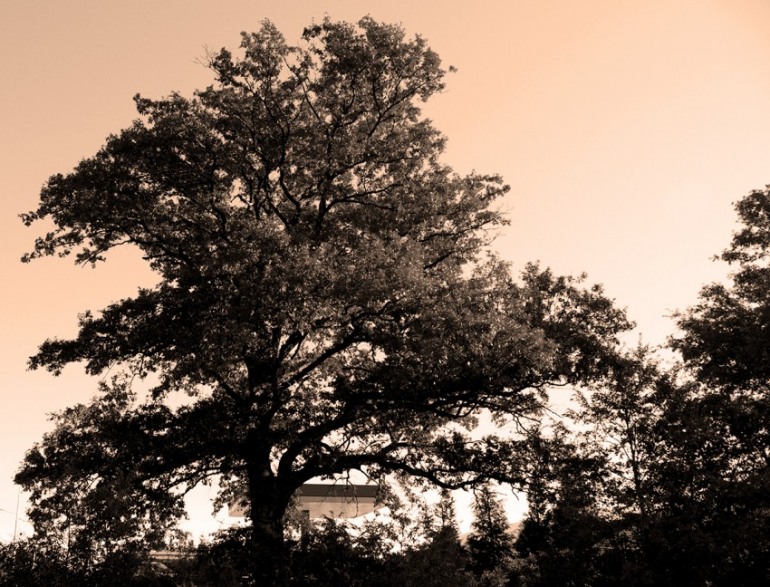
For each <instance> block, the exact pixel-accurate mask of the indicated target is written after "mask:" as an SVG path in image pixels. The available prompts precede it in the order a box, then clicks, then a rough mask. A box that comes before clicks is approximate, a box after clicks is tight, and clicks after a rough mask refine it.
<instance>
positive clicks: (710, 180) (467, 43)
mask: <svg viewBox="0 0 770 587" xmlns="http://www.w3.org/2000/svg"><path fill="white" fill-rule="evenodd" d="M0 9H2V18H0V49H1V50H2V54H3V56H4V59H3V60H2V63H0V75H2V84H1V85H0V177H2V183H1V184H0V189H2V197H1V198H0V264H1V266H2V275H3V282H4V284H5V285H4V287H3V288H2V290H1V292H2V293H0V295H1V296H2V298H1V299H0V394H1V395H2V409H1V410H0V439H1V440H2V445H1V446H2V449H1V450H0V540H2V541H5V540H9V539H10V538H11V536H12V533H13V527H14V519H15V510H16V500H17V489H16V488H15V487H14V486H13V483H12V480H11V479H12V476H13V474H14V472H15V471H16V469H17V467H18V464H19V462H20V461H21V459H22V458H23V455H24V452H25V450H27V449H28V448H29V447H30V446H31V445H32V444H33V443H34V442H35V441H37V440H39V439H40V437H41V436H42V434H43V433H44V432H45V431H46V430H48V429H49V428H50V423H49V422H48V420H47V414H48V413H50V412H53V411H57V410H61V409H63V408H64V407H66V406H68V405H71V404H73V403H76V402H82V401H86V400H88V398H90V397H91V396H92V395H93V394H94V393H95V392H96V383H97V382H96V380H94V379H93V378H88V377H86V376H85V375H84V374H83V372H82V369H80V368H79V367H77V366H71V367H69V368H67V369H66V370H65V372H64V374H63V375H62V376H61V377H59V378H54V377H53V376H51V375H50V374H48V373H45V372H29V371H27V370H26V360H27V358H28V357H29V356H30V355H31V354H33V353H34V352H35V349H36V346H37V345H38V344H40V343H41V342H42V341H43V340H44V339H46V338H48V337H67V336H71V335H74V334H75V332H76V317H77V314H78V313H79V312H83V311H85V310H87V309H94V310H96V309H99V308H101V307H103V306H104V305H106V304H107V303H109V302H110V301H113V300H117V299H120V298H121V297H125V296H128V295H132V294H133V293H134V292H135V291H136V288H137V287H138V286H139V285H150V284H152V283H153V281H154V278H153V275H152V274H151V273H150V272H149V270H148V269H146V268H145V267H144V266H143V264H142V263H141V261H140V260H139V259H138V257H137V256H136V255H135V254H134V253H132V252H131V251H124V252H120V253H118V254H113V255H112V256H111V257H110V258H109V260H108V262H107V263H106V264H104V265H102V266H100V267H98V268H97V269H95V270H92V269H90V268H81V267H73V265H72V263H71V262H70V261H69V260H61V259H44V260H41V261H37V262H35V263H32V264H29V265H24V264H22V263H21V262H20V261H19V258H20V257H21V255H22V254H23V253H24V252H26V251H28V250H30V248H31V245H32V241H33V239H34V237H35V236H36V234H38V233H39V232H41V231H42V230H44V227H42V226H39V227H36V228H34V229H27V228H25V227H24V226H23V225H22V223H21V222H20V220H19V219H18V214H19V213H20V212H24V211H28V210H30V209H33V208H34V207H35V205H36V201H37V197H38V194H39V190H40V187H41V186H42V185H43V183H44V182H45V180H46V179H47V177H48V176H50V175H51V174H54V173H58V172H63V173H66V172H67V171H69V170H71V169H72V167H73V166H74V165H76V164H77V163H78V161H79V160H80V159H81V158H83V157H88V156H91V155H93V154H94V153H95V152H96V151H97V150H98V149H99V147H100V146H101V145H102V144H103V143H104V139H105V138H106V136H107V135H108V134H110V133H114V132H117V131H119V130H120V129H121V128H123V127H125V126H127V125H128V124H129V123H130V122H131V120H132V119H133V118H134V117H135V111H134V105H133V102H132V99H131V98H132V96H133V95H134V94H136V93H141V94H143V95H144V96H147V97H150V98H158V97H162V96H165V95H168V94H169V93H170V92H172V91H179V92H181V93H182V94H185V95H189V94H191V92H192V91H193V90H194V89H196V88H200V87H204V86H206V85H208V84H209V83H211V82H212V77H211V74H210V72H209V71H208V70H207V69H206V68H205V67H204V66H203V65H202V61H203V57H204V56H205V54H206V51H207V48H209V49H211V50H218V49H219V48H221V47H223V46H226V47H229V48H231V49H235V48H236V47H237V45H238V43H239V40H240V39H239V33H240V31H242V30H247V31H251V30H256V29H257V28H258V27H259V24H260V22H261V20H262V19H264V18H269V19H270V20H272V21H273V22H274V23H275V24H276V25H277V26H278V28H279V29H280V30H281V31H282V32H283V33H284V35H285V36H286V38H287V40H288V42H289V43H295V42H297V41H298V40H299V37H300V35H301V33H302V28H303V27H304V26H306V25H308V24H310V23H311V22H312V21H313V20H315V21H320V20H321V19H323V17H324V14H328V15H329V16H330V17H331V18H332V19H334V20H348V21H356V20H358V19H359V18H360V17H362V16H364V15H366V14H370V15H371V16H372V17H374V18H375V19H377V20H381V21H385V22H396V23H399V22H400V23H401V24H402V25H403V26H404V28H405V29H406V31H407V33H408V34H409V35H413V34H420V35H421V36H423V37H424V38H426V39H427V40H428V43H429V45H430V46H431V47H432V48H433V49H434V50H435V51H437V52H438V54H439V55H440V56H441V58H442V60H443V63H444V64H445V65H447V66H448V65H453V66H455V67H457V68H458V71H457V73H454V74H451V75H449V76H448V78H447V80H446V81H447V89H446V91H445V92H444V93H443V94H441V95H439V96H436V97H435V98H434V99H432V100H431V101H430V102H429V103H428V104H427V105H426V106H425V108H424V112H425V113H426V115H427V116H429V117H430V118H432V119H433V121H434V123H435V125H436V127H437V128H438V129H440V130H441V131H442V132H444V133H445V134H446V135H447V137H448V139H449V143H448V148H447V151H446V156H445V159H444V160H445V162H446V163H448V164H450V165H451V166H453V167H454V168H455V169H456V170H457V171H458V172H459V173H463V174H464V173H468V172H470V171H471V170H474V169H475V170H477V171H478V172H481V173H500V174H501V175H502V176H503V177H504V179H505V180H506V182H507V183H509V184H510V186H511V192H510V194H509V196H508V197H507V198H506V201H505V203H504V206H505V209H506V210H507V211H508V212H509V217H510V221H511V223H510V225H509V226H507V227H506V228H505V229H504V230H502V231H501V232H500V234H499V236H498V239H497V241H496V243H495V247H496V249H497V250H498V252H499V253H500V254H501V255H502V256H503V257H504V258H506V259H509V260H510V261H511V262H513V263H514V265H515V267H516V268H521V267H522V266H523V264H524V263H526V262H527V261H535V260H540V262H541V264H542V265H547V266H550V267H552V268H553V269H554V271H556V272H557V273H570V274H578V273H582V272H587V273H588V280H589V282H591V283H594V282H599V283H603V284H604V285H605V287H606V291H607V292H608V294H609V295H610V296H611V297H613V298H615V299H616V301H617V303H618V304H619V305H620V306H624V307H627V309H628V312H629V315H630V317H631V318H632V319H634V320H635V321H636V322H637V323H638V326H639V328H638V333H639V334H640V335H641V336H642V337H643V339H644V340H645V341H647V342H649V343H652V344H658V343H662V342H663V341H664V340H665V337H666V336H667V335H669V334H671V333H672V331H673V325H672V322H671V320H670V319H668V318H667V316H668V315H670V314H671V312H672V311H674V310H676V309H678V308H679V309H683V308H685V307H686V306H687V305H689V304H692V303H693V302H694V301H695V300H696V296H697V293H698V290H699V289H700V287H701V286H702V285H704V284H705V283H708V282H710V281H712V280H714V279H718V278H721V277H723V276H724V275H725V268H724V267H723V266H721V265H720V264H719V263H714V262H713V261H712V259H711V258H712V256H713V255H715V254H717V253H719V252H720V251H721V250H722V249H723V248H724V247H725V246H726V245H727V244H728V240H729V238H730V234H731V231H732V230H733V229H734V228H735V224H734V222H735V215H734V213H733V209H732V206H731V203H732V202H734V201H736V200H737V199H739V198H740V197H741V196H743V195H744V194H746V193H747V192H748V191H750V190H751V189H755V188H762V187H763V186H764V185H765V184H766V183H770V166H768V156H769V155H770V107H768V105H769V104H770V35H768V34H767V31H768V30H770V3H768V2H766V1H764V0H756V1H751V0H722V1H719V0H698V1H694V0H693V1H686V0H683V1H679V0H646V1H644V2H642V1H632V0H629V1H627V2H617V1H613V0H606V1H591V0H587V1H586V0H584V1H581V2H573V1H570V0H555V1H552V2H531V1H524V0H521V1H512V0H508V1H488V2H478V3H470V2H464V1H463V2H460V1H446V0H445V1H442V2H438V1H422V2H420V1H414V0H410V1H401V0H396V1H392V0H390V1H388V2H387V3H385V2H368V1H341V0H339V1H335V0H328V1H326V2H317V1H316V2H311V1H303V0H292V1H291V2H264V1H235V0H232V1H228V2H222V3H214V2H204V1H198V0H163V1H160V2H159V1H151V0H133V1H130V2H125V1H118V0H113V1H100V2H97V1H96V0H92V1H84V0H69V1H67V2H59V1H54V0H50V1H47V2H44V1H40V0H27V1H24V0H3V1H2V2H0ZM23 505H24V500H23V496H22V509H23ZM26 528H27V526H26V525H25V524H23V523H21V522H20V525H19V529H26Z"/></svg>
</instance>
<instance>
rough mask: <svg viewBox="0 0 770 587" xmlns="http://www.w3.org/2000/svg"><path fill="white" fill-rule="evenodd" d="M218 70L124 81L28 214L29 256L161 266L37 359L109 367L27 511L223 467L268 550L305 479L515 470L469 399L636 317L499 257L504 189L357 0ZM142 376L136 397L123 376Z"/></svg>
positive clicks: (506, 415)
mask: <svg viewBox="0 0 770 587" xmlns="http://www.w3.org/2000/svg"><path fill="white" fill-rule="evenodd" d="M209 66H210V68H211V70H212V71H213V73H214V77H215V81H214V83H213V84H212V85H211V86H209V87H207V88H205V89H203V90H200V91H198V92H196V93H195V94H194V96H192V97H189V98H188V97H183V96H181V95H179V94H172V95H170V96H169V97H167V98H163V99H158V100H152V99H147V98H144V97H140V96H137V97H136V98H135V101H136V106H137V110H138V114H139V118H138V119H137V120H136V121H135V122H134V123H133V124H132V125H131V126H130V127H128V128H126V129H124V130H122V131H120V132H119V133H117V134H115V135H112V136H110V137H108V139H107V141H106V144H105V145H104V147H103V148H102V149H100V150H99V152H98V153H96V154H95V155H93V156H92V157H89V158H86V159H84V160H83V161H82V162H81V163H80V164H79V165H78V166H77V167H76V168H75V169H74V170H73V171H71V172H70V173H67V174H59V175H54V176H52V177H51V178H50V179H49V180H48V182H47V184H46V185H45V187H44V189H43V190H42V193H41V197H40V204H39V206H38V208H37V209H36V210H33V211H31V212H29V213H27V214H25V215H23V219H24V221H25V223H27V224H28V225H31V224H33V223H36V222H37V221H41V220H46V221H49V222H52V223H53V225H54V228H53V230H52V231H50V232H48V233H47V234H44V235H42V236H40V237H39V238H38V239H37V240H36V242H35V246H34V249H33V250H32V251H31V252H30V253H29V254H28V255H27V256H26V257H25V260H28V261H29V260H32V259H34V258H37V257H42V256H48V255H60V256H67V255H73V257H74V259H75V262H76V263H79V264H98V263H100V262H103V261H105V260H107V259H108V258H109V252H110V251H111V250H113V249H115V248H116V247H120V246H126V245H127V246H133V247H137V248H138V249H139V250H140V251H141V253H142V255H143V257H144V259H145V260H146V261H147V263H149V265H150V266H151V267H152V269H153V270H154V271H155V272H156V273H157V276H158V284H157V286H155V287H153V288H145V289H139V290H138V291H137V293H136V295H135V296H133V297H130V298H126V299H123V300H120V301H117V302H115V303H113V304H111V305H109V306H107V307H106V308H103V309H101V310H99V311H93V312H92V311H87V312H85V313H84V314H82V315H81V317H80V322H79V332H78V334H77V336H75V337H74V338H72V339H70V340H49V341H47V342H45V343H43V344H42V345H41V347H40V350H39V352H38V353H37V354H36V355H35V356H34V357H32V358H31V360H30V365H31V366H32V367H33V368H46V369H48V370H50V371H52V372H54V373H59V372H60V371H61V370H62V369H63V368H64V367H65V366H66V365H68V364H70V363H77V362H82V363H83V364H84V367H85V369H86V371H87V372H88V373H90V374H93V375H101V374H104V373H106V372H111V373H119V376H118V377H116V378H115V379H114V380H113V381H112V383H104V390H103V393H102V395H101V396H100V397H98V398H96V399H95V400H94V404H92V405H91V406H90V407H88V406H81V407H79V408H75V409H74V411H68V412H65V413H64V414H63V415H60V416H59V418H58V420H57V429H56V430H55V431H54V432H53V433H51V434H49V435H47V436H46V437H45V438H44V439H43V441H42V443H41V444H39V445H37V446H35V447H34V448H33V449H32V450H31V451H30V452H29V453H28V455H27V457H26V460H25V462H24V464H23V467H22V469H21V471H20V473H19V474H18V477H17V479H18V481H19V482H20V483H22V485H23V486H24V487H25V488H27V489H31V490H32V491H33V504H34V505H33V507H40V506H41V505H42V504H46V508H48V510H47V511H50V513H49V514H48V519H54V518H55V517H56V516H61V515H64V516H65V517H66V516H67V515H68V514H67V513H66V508H64V504H65V503H66V501H67V499H65V496H67V495H69V496H72V495H75V494H72V493H71V492H70V490H71V489H72V487H73V486H75V485H78V486H80V487H82V491H83V492H85V495H86V496H89V497H88V499H92V500H93V492H94V491H96V490H97V489H98V488H99V487H105V486H117V485H122V486H123V487H124V488H126V489H125V490H126V491H128V492H129V493H130V495H131V500H132V501H131V504H133V505H131V507H128V505H127V509H126V511H125V512H123V513H122V514H121V515H122V516H124V517H126V518H127V519H139V518H141V516H142V514H141V512H140V511H139V510H141V509H142V507H144V506H146V507H147V509H148V510H149V509H152V508H153V507H155V508H156V509H155V512H156V515H160V514H161V513H164V514H167V515H173V514H176V513H178V506H179V505H180V499H181V495H182V492H183V491H184V490H185V489H186V488H189V487H192V486H194V485H196V484H197V483H200V482H202V481H205V480H206V479H209V478H211V477H214V476H216V477H217V478H218V479H219V480H220V484H221V486H222V488H223V491H224V497H225V498H234V497H236V496H238V495H241V494H245V495H246V496H247V498H248V501H249V504H250V519H251V523H252V542H253V544H254V545H257V546H259V547H260V549H261V552H263V553H267V554H265V555H264V556H263V557H262V558H261V559H260V561H261V563H260V564H262V565H263V566H267V567H269V566H270V565H273V564H274V563H273V562H272V561H275V560H280V556H274V555H275V553H280V551H281V541H282V539H283V522H282V518H283V514H284V513H285V511H286V508H287V507H288V506H289V504H290V502H291V499H292V495H293V494H294V492H295V491H296V489H297V488H298V487H300V486H301V485H302V483H304V482H306V481H308V480H309V479H311V478H314V477H318V476H327V477H328V476H333V475H335V474H339V473H343V472H345V471H349V470H351V469H360V470H363V471H365V472H366V473H367V474H368V475H370V476H371V477H372V478H378V476H380V475H382V474H386V473H389V472H399V473H402V474H405V475H409V476H415V477H419V478H422V479H425V480H427V481H429V482H431V483H434V484H436V485H438V486H440V487H444V488H458V487H463V486H468V485H472V484H476V483H479V482H483V481H485V480H488V479H498V480H500V481H506V482H512V483H520V482H522V481H523V480H524V475H525V472H524V471H525V467H524V466H523V465H522V464H521V463H520V460H519V454H520V451H521V442H522V441H521V440H520V439H517V438H516V437H510V438H509V437H498V436H496V435H491V436H487V437H484V438H480V437H479V435H478V434H477V435H475V436H473V435H471V431H472V429H473V428H474V426H475V420H474V417H475V416H477V415H478V414H479V413H480V412H481V411H484V410H487V411H491V412H492V413H493V415H494V416H495V418H496V421H497V422H498V423H505V422H509V423H514V424H515V423H516V422H517V420H518V419H520V418H522V417H526V416H528V415H531V414H532V413H533V411H534V410H536V409H537V407H538V405H539V401H540V397H541V394H542V390H544V389H545V388H547V386H549V385H553V384H564V383H576V382H581V381H589V380H591V379H593V378H596V377H598V376H600V374H601V373H602V371H603V370H605V369H606V365H607V364H608V361H609V360H610V357H611V355H612V352H611V350H610V349H611V348H612V347H613V345H614V344H615V343H616V342H617V341H616V338H615V337H616V335H617V334H618V332H620V331H622V330H624V329H627V328H629V327H630V324H629V323H628V321H627V320H626V318H625V315H624V313H623V312H622V311H620V310H618V309H616V308H614V307H613V305H612V303H611V301H610V300H608V299H607V298H606V297H605V296H604V294H603V292H602V291H601V289H600V288H598V287H597V288H593V289H587V288H584V287H583V286H582V284H581V283H580V280H575V279H571V278H564V277H557V276H554V275H553V274H552V273H551V272H549V271H547V270H540V269H538V268H537V267H536V266H529V267H528V268H527V269H526V270H525V271H524V272H523V273H522V275H521V277H520V278H516V277H515V276H513V275H512V273H511V269H510V267H509V266H508V265H506V264H505V263H503V262H501V261H500V260H499V259H497V258H496V257H495V256H494V255H493V254H492V253H490V252H489V249H488V247H487V245H488V244H489V242H490V241H491V238H492V237H493V235H494V233H495V230H496V229H498V228H499V227H501V226H503V225H504V224H505V219H504V217H503V216H502V215H501V213H500V212H499V211H498V210H497V208H496V202H497V201H498V200H499V199H500V197H501V196H503V195H504V194H505V193H506V192H507V191H508V187H507V186H506V185H504V184H503V182H502V180H501V178H499V177H498V176H496V175H481V174H476V173H471V174H469V175H459V174H457V173H455V172H454V171H453V170H452V169H451V168H450V167H448V166H447V165H446V164H444V163H442V162H441V154H442V151H443V149H444V145H445V138H444V137H443V136H442V135H441V134H440V133H439V132H438V131H437V130H436V129H435V128H434V127H433V126H432V124H431V122H430V120H428V119H426V118H424V117H423V116H422V115H421V111H420V108H419V103H420V102H421V101H425V100H427V99H428V98H430V96H431V95H433V94H435V93H436V92H440V91H441V90H442V89H443V88H444V77H445V74H446V70H445V69H443V68H442V66H441V63H440V60H439V58H438V56H437V55H436V54H435V53H434V52H433V51H431V50H430V49H429V48H428V46H427V44H426V42H425V41H424V40H423V39H421V38H420V37H414V38H407V37H406V35H405V33H404V31H403V30H402V29H401V28H400V27H397V26H391V25H384V24H380V23H377V22H375V21H374V20H372V19H371V18H364V19H362V20H361V21H359V22H358V23H357V24H348V23H337V22H332V21H330V20H325V21H324V22H323V23H321V24H317V25H313V26H311V27H308V28H307V29H305V31H304V34H303V36H302V41H301V43H300V44H299V45H297V46H290V45H288V44H287V43H286V42H285V40H284V38H283V37H282V35H281V34H280V33H279V32H278V30H277V29H276V28H275V27H274V26H273V25H272V24H271V23H269V22H265V23H263V25H262V27H261V28H260V29H259V30H258V31H257V32H256V33H251V34H245V33H244V34H243V36H242V41H241V47H240V51H239V53H238V55H237V56H236V55H234V54H233V53H231V52H230V51H227V50H224V49H223V50H222V51H220V52H219V53H216V54H212V55H210V56H209ZM150 374H152V375H153V376H155V377H157V385H154V387H153V388H152V390H151V391H150V393H148V394H142V393H137V392H136V391H134V390H132V389H131V386H130V384H129V382H130V381H131V379H132V378H134V377H139V378H142V377H146V376H147V375H150ZM180 393H181V394H183V395H184V396H185V397H186V398H187V400H186V401H184V402H182V405H181V407H180V406H179V403H180V402H178V401H175V400H174V398H175V397H177V396H178V394H180ZM116 431H120V433H119V434H118V433H116ZM83 451H85V452H83ZM117 471H125V474H126V475H128V477H129V479H128V481H127V480H126V478H124V477H122V476H121V475H119V474H118V473H117ZM87 479H88V480H89V482H87V483H84V480H87ZM127 504H128V502H127ZM57 508H58V509H57ZM43 509H45V508H43ZM134 529H135V528H134ZM132 531H133V530H132ZM274 572H276V571H275V569H273V570H270V571H265V570H264V569H261V570H260V569H257V570H255V573H262V574H263V577H268V578H272V579H275V574H271V573H274Z"/></svg>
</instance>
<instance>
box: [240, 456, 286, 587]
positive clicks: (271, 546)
mask: <svg viewBox="0 0 770 587" xmlns="http://www.w3.org/2000/svg"><path fill="white" fill-rule="evenodd" d="M293 493H294V489H293V488H290V487H289V486H287V485H286V484H284V483H280V482H279V480H278V479H276V477H275V476H274V474H273V472H272V471H271V470H270V468H269V467H265V466H254V467H249V498H250V501H251V504H250V505H251V513H250V516H249V517H250V519H251V544H250V549H249V550H250V552H249V554H250V559H251V562H252V565H251V569H250V571H251V576H252V579H253V581H254V585H264V586H268V585H269V586H273V585H275V586H281V585H286V584H287V583H288V578H289V571H288V557H287V552H286V544H285V542H284V515H285V514H286V509H287V508H288V506H289V503H290V502H291V498H292V495H293Z"/></svg>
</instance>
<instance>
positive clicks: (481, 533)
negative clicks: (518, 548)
mask: <svg viewBox="0 0 770 587" xmlns="http://www.w3.org/2000/svg"><path fill="white" fill-rule="evenodd" d="M474 497H475V501H474V507H473V512H474V515H475V517H474V520H473V525H472V528H471V533H470V535H469V536H468V543H467V547H468V553H469V555H470V559H471V563H470V568H471V570H472V571H473V573H474V575H476V577H477V578H478V579H479V582H480V584H481V585H484V586H490V587H492V586H498V585H499V586H504V585H507V582H508V574H509V573H510V570H511V566H512V559H513V545H514V538H513V536H512V535H511V532H510V526H509V524H508V517H507V516H506V514H505V510H504V509H503V506H502V504H501V503H500V501H499V500H498V499H497V498H496V496H495V494H494V492H493V489H492V487H491V486H490V485H489V484H485V485H482V486H481V487H479V488H478V489H476V490H475V492H474Z"/></svg>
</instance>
